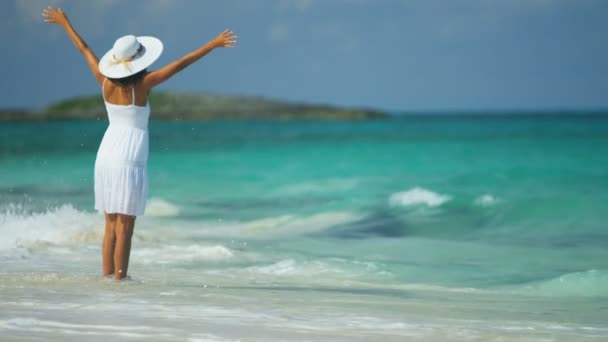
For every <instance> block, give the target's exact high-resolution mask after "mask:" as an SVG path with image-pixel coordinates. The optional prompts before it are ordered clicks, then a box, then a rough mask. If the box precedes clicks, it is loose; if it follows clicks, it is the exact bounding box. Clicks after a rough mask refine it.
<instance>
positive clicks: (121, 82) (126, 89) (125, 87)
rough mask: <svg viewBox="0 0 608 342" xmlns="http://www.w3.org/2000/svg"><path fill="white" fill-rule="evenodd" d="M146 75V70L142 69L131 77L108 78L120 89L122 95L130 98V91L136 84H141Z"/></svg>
mask: <svg viewBox="0 0 608 342" xmlns="http://www.w3.org/2000/svg"><path fill="white" fill-rule="evenodd" d="M147 73H148V69H144V70H142V71H140V72H137V73H135V74H133V75H131V76H127V77H123V78H110V81H112V83H114V84H115V85H117V86H119V87H120V89H121V90H122V94H123V95H125V96H129V97H131V89H132V88H134V87H135V85H136V84H137V83H139V82H141V80H142V79H143V78H144V76H146V74H147Z"/></svg>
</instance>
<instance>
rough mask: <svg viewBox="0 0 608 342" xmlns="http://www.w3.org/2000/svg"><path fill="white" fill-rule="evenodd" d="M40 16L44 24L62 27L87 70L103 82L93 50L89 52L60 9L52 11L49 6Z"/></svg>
mask: <svg viewBox="0 0 608 342" xmlns="http://www.w3.org/2000/svg"><path fill="white" fill-rule="evenodd" d="M42 16H43V17H44V18H45V19H44V21H45V22H47V23H53V24H57V25H59V26H61V27H63V29H64V30H65V32H66V33H67V34H68V36H69V37H70V39H71V40H72V42H73V43H74V45H76V47H77V48H78V50H79V51H80V52H81V53H82V55H83V56H84V59H85V60H86V61H87V64H88V65H89V68H91V71H92V72H93V75H94V76H95V78H96V79H97V82H99V83H101V82H103V79H104V76H103V75H102V74H101V73H100V72H99V66H98V65H99V60H98V59H97V56H95V54H94V53H93V50H91V48H89V46H88V45H87V43H85V42H84V40H83V39H82V38H81V37H80V36H79V35H78V33H77V32H76V30H74V28H73V27H72V24H71V23H70V21H69V20H68V17H67V16H66V15H65V13H64V12H63V11H62V10H61V8H58V9H54V8H53V7H52V6H49V7H48V8H46V9H44V10H43V11H42Z"/></svg>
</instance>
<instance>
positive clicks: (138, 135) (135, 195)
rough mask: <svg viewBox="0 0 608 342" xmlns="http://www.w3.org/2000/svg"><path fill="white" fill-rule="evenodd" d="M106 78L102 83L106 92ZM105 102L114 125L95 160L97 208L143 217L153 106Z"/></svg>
mask: <svg viewBox="0 0 608 342" xmlns="http://www.w3.org/2000/svg"><path fill="white" fill-rule="evenodd" d="M104 86H105V80H104V83H103V85H102V94H103V91H104ZM131 96H132V101H131V104H130V105H117V104H113V103H109V102H108V101H107V100H106V98H105V94H104V96H103V97H104V102H105V106H106V110H107V112H108V119H109V121H110V124H109V125H108V128H107V129H106V132H105V134H104V136H103V139H102V140H101V144H100V146H99V150H98V152H97V158H96V160H95V208H96V209H97V210H100V211H104V212H106V213H121V214H127V215H134V216H140V215H142V214H143V213H144V209H145V204H146V197H147V192H148V180H147V162H148V149H149V147H148V140H149V137H148V119H149V117H150V106H149V104H148V103H147V101H146V105H145V106H137V105H135V89H134V88H132V89H131Z"/></svg>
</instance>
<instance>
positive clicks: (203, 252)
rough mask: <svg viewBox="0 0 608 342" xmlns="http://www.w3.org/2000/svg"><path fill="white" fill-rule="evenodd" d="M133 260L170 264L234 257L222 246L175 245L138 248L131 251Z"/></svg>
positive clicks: (232, 253) (145, 262)
mask: <svg viewBox="0 0 608 342" xmlns="http://www.w3.org/2000/svg"><path fill="white" fill-rule="evenodd" d="M131 254H132V255H133V256H134V259H133V260H137V262H141V263H144V264H170V263H183V262H204V261H221V260H227V259H230V258H232V257H234V252H232V251H231V250H230V249H228V248H226V247H224V246H222V245H215V246H202V245H190V246H175V245H168V246H162V247H158V248H138V249H134V250H133V251H131Z"/></svg>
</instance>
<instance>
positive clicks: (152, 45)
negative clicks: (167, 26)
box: [99, 36, 163, 78]
mask: <svg viewBox="0 0 608 342" xmlns="http://www.w3.org/2000/svg"><path fill="white" fill-rule="evenodd" d="M136 38H137V41H138V42H139V43H140V44H141V45H142V46H143V48H144V51H143V52H142V54H141V55H139V56H137V58H135V59H133V60H132V61H129V62H125V63H116V62H115V60H114V54H113V53H112V49H110V51H108V52H106V54H105V55H103V57H101V59H100V60H99V72H101V74H102V75H104V76H105V77H108V78H124V77H128V76H131V75H134V74H136V73H138V72H140V71H142V70H144V69H146V68H147V67H149V66H150V65H152V63H154V61H156V60H157V59H158V57H160V55H161V53H162V52H163V43H162V42H161V41H160V39H158V38H155V37H147V36H142V37H136Z"/></svg>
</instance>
